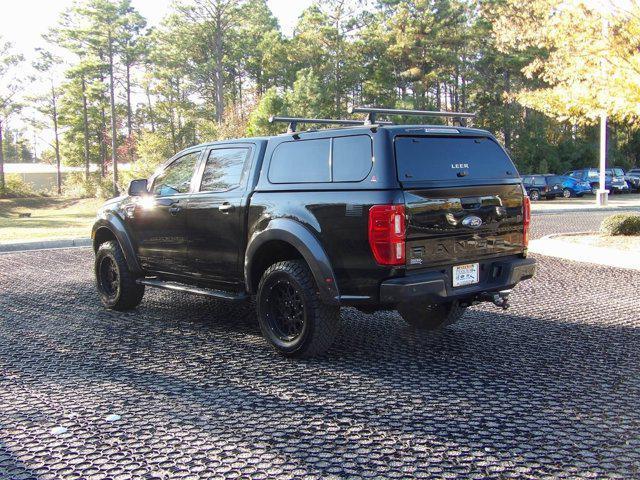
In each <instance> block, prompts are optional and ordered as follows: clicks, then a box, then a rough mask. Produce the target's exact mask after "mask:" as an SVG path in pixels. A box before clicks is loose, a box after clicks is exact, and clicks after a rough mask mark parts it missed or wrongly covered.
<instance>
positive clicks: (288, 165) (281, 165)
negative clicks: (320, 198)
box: [269, 138, 331, 183]
mask: <svg viewBox="0 0 640 480" xmlns="http://www.w3.org/2000/svg"><path fill="white" fill-rule="evenodd" d="M330 154H331V139H330V138H322V139H317V140H296V141H295V142H284V143H281V144H280V145H278V146H277V147H276V149H275V151H274V152H273V156H272V157H271V164H270V165H269V181H270V182H271V183H322V182H330V181H331V164H330V161H329V160H330Z"/></svg>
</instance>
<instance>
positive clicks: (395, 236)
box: [369, 205, 406, 265]
mask: <svg viewBox="0 0 640 480" xmlns="http://www.w3.org/2000/svg"><path fill="white" fill-rule="evenodd" d="M369 245H370V246H371V252H372V253H373V256H374V258H375V259H376V262H378V263H379V264H381V265H404V263H405V249H406V225H405V210H404V205H374V206H373V207H371V209H370V210H369Z"/></svg>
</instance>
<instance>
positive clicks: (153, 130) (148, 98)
mask: <svg viewBox="0 0 640 480" xmlns="http://www.w3.org/2000/svg"><path fill="white" fill-rule="evenodd" d="M144 93H145V94H146V96H147V105H148V106H149V121H150V122H151V133H156V121H155V118H154V114H153V106H152V105H151V94H150V93H149V85H147V86H146V87H145V89H144Z"/></svg>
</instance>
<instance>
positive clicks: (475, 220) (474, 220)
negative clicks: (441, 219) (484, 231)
mask: <svg viewBox="0 0 640 480" xmlns="http://www.w3.org/2000/svg"><path fill="white" fill-rule="evenodd" d="M462 225H464V226H465V227H469V228H478V227H479V226H480V225H482V219H481V218H480V217H476V216H475V215H470V216H468V217H465V218H464V220H462Z"/></svg>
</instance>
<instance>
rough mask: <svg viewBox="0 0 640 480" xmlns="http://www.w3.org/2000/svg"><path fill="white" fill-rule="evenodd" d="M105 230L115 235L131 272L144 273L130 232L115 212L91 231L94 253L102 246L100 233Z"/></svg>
mask: <svg viewBox="0 0 640 480" xmlns="http://www.w3.org/2000/svg"><path fill="white" fill-rule="evenodd" d="M105 228H106V229H107V230H109V231H110V232H111V233H112V234H113V236H114V237H115V238H116V240H117V241H118V243H119V244H120V248H122V253H124V258H125V260H126V261H127V265H128V266H129V270H131V271H132V272H133V273H136V274H139V273H142V268H141V267H140V263H139V262H138V257H137V256H136V251H135V249H134V248H133V242H132V241H131V238H130V237H129V232H128V231H127V229H126V227H125V226H124V222H123V221H122V219H121V218H120V217H119V216H117V215H116V214H114V213H113V212H108V213H106V214H105V215H104V216H103V217H101V218H99V219H98V220H97V221H96V222H95V223H94V224H93V228H92V229H91V240H92V242H93V251H94V252H96V251H97V250H98V247H99V246H100V245H97V237H98V232H99V231H100V230H102V229H105Z"/></svg>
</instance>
